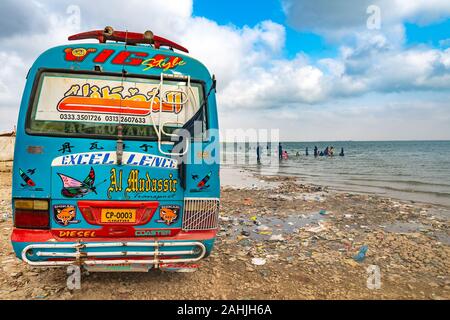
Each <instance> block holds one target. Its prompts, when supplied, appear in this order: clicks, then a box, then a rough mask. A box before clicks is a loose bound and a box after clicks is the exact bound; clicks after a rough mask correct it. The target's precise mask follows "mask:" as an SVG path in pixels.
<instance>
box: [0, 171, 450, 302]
mask: <svg viewBox="0 0 450 320" xmlns="http://www.w3.org/2000/svg"><path fill="white" fill-rule="evenodd" d="M2 170H3V171H1V172H0V181H1V185H0V195H1V199H0V214H1V219H2V222H0V230H1V238H0V250H1V252H0V254H1V257H0V263H1V268H2V271H3V272H2V273H1V274H0V299H163V300H164V299H449V298H450V279H449V270H450V259H449V257H450V247H449V245H450V241H449V222H448V218H449V211H448V210H449V209H448V208H444V207H439V206H436V205H431V204H426V203H413V202H411V201H400V200H395V199H392V198H387V197H380V196H375V195H367V194H357V193H348V192H338V191H332V190H329V189H328V188H326V187H320V186H314V185H307V184H304V183H302V181H299V180H298V179H296V178H293V177H287V176H284V177H280V176H273V177H263V176H257V175H253V174H251V173H248V172H245V171H243V170H238V169H230V168H223V169H222V172H221V175H222V196H221V212H220V220H221V221H220V231H219V233H218V238H217V241H216V246H215V249H214V250H213V253H212V255H211V256H210V257H208V258H206V259H205V260H203V261H202V262H201V263H200V268H199V270H198V271H196V272H194V273H184V274H183V273H163V272H160V271H152V272H149V273H148V274H147V273H90V274H88V273H85V274H84V275H83V277H82V288H81V290H75V291H69V290H68V289H67V288H66V270H65V269H52V268H45V269H36V268H32V267H29V266H27V265H25V264H24V263H22V262H21V261H20V260H18V259H16V258H15V256H14V254H13V252H12V248H11V244H10V240H9V236H10V233H11V228H12V222H11V209H10V205H11V199H10V196H11V173H10V171H9V170H8V169H7V168H3V169H2ZM363 246H367V247H366V248H367V252H366V254H365V256H364V255H363V256H360V258H361V259H358V258H356V256H357V255H358V253H359V251H360V250H361V247H363ZM357 260H361V261H357ZM375 269H376V270H379V278H377V279H378V280H379V281H378V280H376V281H374V280H373V279H374V278H373V275H374V273H373V272H374V271H373V270H375Z"/></svg>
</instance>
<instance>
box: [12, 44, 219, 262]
mask: <svg viewBox="0 0 450 320" xmlns="http://www.w3.org/2000/svg"><path fill="white" fill-rule="evenodd" d="M74 50H75V51H74ZM68 52H69V53H70V52H81V55H83V54H84V55H85V57H82V58H79V57H78V58H75V60H74V61H71V60H70V59H71V58H73V57H69V54H68ZM105 52H106V53H111V52H113V53H112V54H111V55H110V56H109V57H108V59H106V60H105V61H103V60H102V62H101V63H99V62H98V61H99V59H97V62H96V60H95V59H96V58H98V56H99V54H100V53H105ZM121 52H129V53H128V56H127V58H126V59H124V58H123V57H122V58H121V59H122V60H121V62H122V63H117V61H119V62H120V59H115V56H117V55H118V54H120V53H121ZM130 52H131V54H130ZM136 53H138V54H136ZM79 55H80V54H79ZM153 57H156V59H154V60H150V61H149V59H152V58H153ZM173 57H178V58H181V59H182V61H183V63H179V64H178V65H175V66H172V65H170V66H168V65H166V64H165V63H167V62H169V63H170V61H171V59H172V60H173ZM100 58H101V59H104V57H100ZM101 59H100V60H101ZM114 59H115V60H116V63H113V61H115V60H114ZM158 61H159V62H160V63H159V64H158ZM178 61H179V60H178ZM144 62H145V63H144ZM143 63H144V64H143ZM150 64H152V67H150V68H149V66H150ZM161 73H164V74H171V75H176V76H180V75H182V76H190V78H191V81H197V83H198V87H199V88H201V91H202V95H203V97H207V102H206V126H207V128H208V129H210V130H211V129H213V130H214V129H218V117H217V107H216V100H215V92H214V91H212V93H211V94H210V95H208V96H207V93H208V91H209V89H210V88H211V86H212V85H213V80H212V78H211V75H210V74H209V72H208V70H207V69H206V68H205V67H204V65H203V64H201V63H200V62H198V61H197V60H195V59H193V58H191V57H190V56H188V55H184V54H180V53H178V52H177V53H175V52H173V51H171V50H164V49H155V48H153V47H151V46H144V45H137V46H125V45H124V44H120V43H117V44H110V43H105V44H88V43H83V44H72V45H67V46H60V47H55V48H52V49H50V50H48V51H46V52H44V53H43V54H42V55H41V56H40V57H39V58H38V59H37V60H36V61H35V63H34V64H33V66H32V67H31V69H30V71H29V73H28V76H27V81H26V86H25V89H24V93H23V97H22V101H21V105H20V112H19V117H18V122H17V136H16V147H15V153H14V166H13V185H12V197H13V215H14V219H15V227H14V230H13V233H12V244H13V248H14V250H15V253H16V255H17V257H19V258H21V259H24V260H26V261H27V262H28V263H30V262H31V263H39V262H42V265H46V264H45V262H49V261H56V262H58V261H63V262H64V263H61V265H65V263H71V262H76V261H78V262H80V260H81V261H82V262H83V263H84V261H87V260H99V264H97V263H92V265H91V267H92V266H98V265H100V266H103V267H104V269H106V270H111V271H115V270H118V271H120V270H124V271H125V270H128V269H130V270H131V267H130V266H133V265H137V264H139V261H140V260H142V261H147V262H145V263H143V264H145V265H147V266H148V267H149V268H150V267H151V266H157V267H161V268H162V267H164V266H165V267H166V268H167V269H171V268H173V269H177V268H178V269H182V267H183V266H184V267H186V266H185V265H184V262H183V261H184V260H183V258H186V257H192V256H196V255H197V254H199V251H201V250H205V252H204V253H202V256H207V255H208V254H209V253H210V252H211V250H212V247H213V243H214V239H215V235H216V231H217V230H216V228H217V226H216V225H215V224H216V223H217V218H218V217H217V214H218V211H217V212H215V213H214V214H212V213H211V212H207V211H208V210H207V208H206V209H204V208H203V207H202V206H204V203H203V202H202V201H206V202H205V203H206V204H207V205H206V206H211V203H207V201H208V200H214V201H217V206H218V199H219V197H220V181H219V164H218V161H210V162H211V163H205V161H204V160H205V159H207V158H211V157H218V156H219V155H218V150H219V148H218V145H219V141H218V139H217V138H216V137H212V136H208V135H206V138H204V139H203V141H190V142H189V148H188V152H187V157H188V158H189V159H190V161H191V162H196V163H187V164H186V165H184V168H182V165H181V163H180V162H171V160H170V159H173V158H174V157H172V156H170V155H167V154H163V153H162V152H160V150H159V148H158V141H157V140H155V139H140V138H139V137H135V136H134V137H131V138H127V136H126V135H125V136H124V137H123V144H124V150H123V153H124V156H125V157H124V159H125V161H126V162H125V163H122V164H119V163H118V162H117V159H114V157H117V144H118V136H117V134H116V133H114V134H109V135H107V134H105V133H104V132H103V131H101V130H103V129H104V128H103V127H101V126H99V128H97V129H99V130H100V131H101V134H91V133H89V134H86V135H83V133H81V134H80V130H81V131H83V130H85V129H84V127H83V126H84V125H85V123H84V122H83V121H74V122H71V120H70V119H67V121H64V126H63V127H64V130H67V132H66V131H65V133H64V134H60V133H56V134H55V133H54V132H52V130H55V129H53V127H52V123H53V122H51V121H50V122H49V124H48V127H46V125H47V124H45V125H43V126H42V127H40V129H39V130H40V131H39V132H36V131H33V130H34V129H30V126H32V125H30V117H32V116H34V117H36V118H37V117H40V115H39V110H38V111H33V112H36V113H35V114H34V115H33V114H32V111H31V109H32V108H34V106H33V103H35V101H36V97H37V95H39V94H40V95H41V96H42V97H41V98H40V99H42V101H44V100H45V99H46V98H45V95H46V94H48V95H51V92H52V91H51V90H50V91H48V93H47V92H43V93H41V92H40V91H39V90H42V87H43V86H44V85H43V83H42V82H41V83H40V82H39V81H40V77H43V75H49V76H55V77H62V78H64V79H66V78H65V77H68V78H70V77H71V76H72V75H76V77H81V78H83V77H87V78H90V77H93V78H95V79H99V81H100V80H102V79H104V76H103V75H107V76H106V78H108V77H110V78H108V79H112V78H114V79H115V80H117V81H124V80H125V81H128V80H130V79H131V80H132V81H139V79H140V78H141V77H142V78H143V79H147V78H149V79H150V78H152V77H154V81H155V83H157V81H159V77H160V75H161ZM63 81H65V80H61V83H62V82H63ZM199 90H200V89H199ZM36 103H37V102H36ZM40 107H41V108H48V110H50V109H51V108H53V106H45V103H44V102H43V106H40ZM36 108H37V107H36ZM58 108H59V106H58ZM150 108H151V106H150ZM43 110H44V109H43ZM120 112H122V111H120ZM161 113H162V112H161ZM53 114H55V115H59V116H61V117H62V116H64V117H66V113H64V112H62V111H60V110H59V109H58V110H57V111H51V112H50V111H49V112H48V115H49V116H53ZM90 114H94V113H93V112H92V111H90ZM71 116H73V117H77V116H78V114H76V113H72V114H71ZM102 116H104V115H102ZM61 119H62V118H61ZM131 119H139V116H136V117H135V118H133V117H132V118H131ZM89 121H91V120H89ZM89 121H88V122H89ZM93 122H95V120H94V121H93ZM58 125H59V124H58ZM147 125H148V126H150V125H149V124H147ZM77 126H79V127H81V128H82V129H79V128H78V129H74V130H73V132H74V133H76V134H73V135H71V134H70V132H71V131H70V130H72V129H73V128H77ZM105 126H106V127H107V128H108V129H111V128H113V127H114V126H117V124H115V125H112V124H108V125H105ZM72 127H73V128H72ZM46 128H48V130H47V129H46ZM67 128H72V129H70V130H69V129H67ZM58 130H59V129H58ZM173 146H174V145H173V144H171V143H169V144H165V143H163V144H161V148H162V150H163V151H165V152H170V151H171V148H173ZM213 149H214V151H213V152H212V153H213V154H211V152H208V151H205V150H213ZM197 162H198V163H197ZM174 163H175V164H174ZM89 177H90V178H89ZM30 180H31V181H30ZM182 180H183V181H182ZM205 180H206V182H205ZM20 199H23V200H30V199H38V200H48V209H47V210H48V214H49V225H48V227H47V228H45V227H44V228H36V229H34V228H32V227H31V228H30V227H26V228H24V227H20V226H18V225H17V224H18V221H17V219H16V217H15V215H16V210H18V209H17V208H16V203H18V202H16V201H17V200H20ZM186 199H188V200H189V201H191V202H192V203H193V204H192V203H190V204H189V205H190V206H191V207H192V208H191V207H190V209H189V210H190V211H189V213H190V214H191V215H193V217H195V219H199V222H202V221H201V219H202V218H201V217H202V213H201V212H195V210H196V209H195V205H197V204H198V203H199V204H198V205H199V208H202V210H203V211H205V212H207V214H210V215H214V216H211V217H210V218H209V219H213V220H214V219H215V222H213V225H208V223H207V222H205V221H203V222H202V223H203V225H202V226H200V228H198V229H197V230H196V227H195V225H193V224H192V221H186V219H184V215H185V214H186V212H185V211H186V210H185V209H186V208H185V204H186V201H187V200H186ZM195 199H198V201H197V202H195ZM119 202H121V203H125V204H128V205H130V206H131V208H132V210H135V209H136V210H137V211H136V210H135V211H136V212H137V213H134V214H135V216H134V219H136V216H137V218H139V215H141V216H142V217H141V222H142V223H141V224H137V223H133V222H120V221H119V220H117V219H116V221H113V220H112V222H107V221H100V220H99V219H100V218H101V219H103V218H104V217H103V214H104V213H103V211H102V210H103V209H105V208H110V209H114V208H116V207H115V205H116V204H117V203H119ZM215 203H216V202H214V203H213V205H212V207H214V208H215ZM23 205H24V204H21V206H23ZM80 206H81V207H83V206H84V208H85V209H83V210H87V211H83V212H82V211H81V207H80ZM147 206H149V207H147ZM118 207H120V206H118ZM125 208H126V209H123V210H128V209H130V208H129V207H128V208H127V206H126V205H125ZM149 208H150V209H149ZM174 208H175V209H174ZM146 209H148V210H147V211H146ZM71 210H75V211H74V212H72V211H71ZM214 210H215V209H214ZM25 211H26V210H25ZM119 211H120V210H119ZM151 211H152V212H151ZM210 211H211V210H210ZM40 212H41V213H42V211H40ZM166 212H168V214H167V216H164V214H166ZM105 214H106V215H107V214H108V212H106V213H105ZM114 214H117V215H120V214H128V213H121V212H119V213H117V212H116V213H114ZM105 219H106V218H105ZM146 219H148V221H147V220H146ZM193 219H194V218H193ZM135 222H136V221H135ZM189 223H190V225H189V226H187V225H188V224H189ZM205 223H206V227H205ZM165 242H167V243H170V245H167V247H166V246H164V243H165ZM195 242H200V243H202V244H203V245H204V249H202V247H201V246H199V245H196V244H195ZM117 243H119V244H117ZM120 243H122V244H123V243H127V245H126V250H125V249H124V247H123V246H120ZM136 243H140V245H135V244H136ZM155 243H156V244H155ZM177 243H180V246H177ZM53 244H56V245H59V244H65V245H73V247H63V246H59V247H58V246H55V247H52V246H51V245H53ZM85 244H91V245H92V244H94V246H92V247H89V245H88V246H85ZM95 244H100V245H99V246H98V247H96V246H95ZM108 244H114V245H113V246H112V247H107V245H108ZM142 244H148V246H145V245H142ZM33 245H37V247H36V248H35V247H30V246H33ZM40 245H42V247H39V246H40ZM116 245H117V246H116ZM104 246H106V247H104ZM26 247H28V249H25V248H26ZM30 248H31V249H30ZM106 248H107V249H106ZM155 248H157V250H155ZM105 251H107V252H109V253H110V255H107V256H106V258H105V259H109V260H111V264H106V263H105V262H104V261H103V260H104V258H103V257H102V256H101V255H99V256H97V255H95V252H97V253H101V252H105ZM123 251H128V252H135V251H139V252H140V253H139V255H138V256H133V255H128V254H127V255H126V256H121V255H117V256H116V255H114V254H111V253H114V252H123ZM161 251H163V252H166V253H165V254H164V255H162V256H157V255H158V254H157V253H155V252H161ZM171 251H172V252H175V253H176V254H174V255H170V252H171ZM188 251H192V252H191V253H188ZM146 252H147V253H148V255H147V254H146ZM46 253H48V254H46ZM61 253H70V254H72V255H71V256H70V257H69V256H64V255H61ZM86 253H89V254H86ZM90 255H91V256H90ZM165 257H167V258H168V259H169V260H170V259H171V260H170V261H171V262H170V263H167V264H164V260H161V259H164V258H165ZM102 259H103V260H102ZM177 259H181V260H180V263H178V261H177ZM100 260H102V261H100ZM115 260H117V263H116V262H114V261H115ZM119 260H120V261H119ZM125 260H126V261H125ZM194 260H195V259H194ZM149 261H153V262H154V263H151V262H149ZM37 265H38V264H37ZM56 265H59V264H56Z"/></svg>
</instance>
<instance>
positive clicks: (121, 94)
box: [27, 72, 206, 140]
mask: <svg viewBox="0 0 450 320" xmlns="http://www.w3.org/2000/svg"><path fill="white" fill-rule="evenodd" d="M38 81H39V82H38V84H37V86H36V89H35V90H34V95H32V97H31V99H32V105H31V112H29V118H28V122H27V131H28V132H29V133H30V134H37V135H63V136H85V137H89V136H101V137H105V138H117V133H118V132H117V131H118V124H122V127H123V136H124V138H131V139H142V140H156V139H157V134H156V131H155V127H156V129H157V128H159V126H164V131H165V132H171V131H173V130H175V129H176V128H180V127H182V126H183V125H184V124H185V123H186V122H187V121H189V120H190V119H191V118H192V117H193V116H194V115H195V114H196V113H197V112H198V111H199V109H200V106H202V104H203V97H204V96H203V86H202V85H201V84H200V83H197V82H191V85H190V88H187V87H186V82H178V81H168V80H164V86H163V87H162V88H161V87H160V86H159V85H160V80H159V79H149V78H134V77H124V78H122V77H120V76H111V75H98V74H86V73H55V72H42V73H41V75H40V77H39V80H38ZM161 99H162V100H161ZM204 114H205V113H204ZM204 118H205V116H203V121H204V123H205V125H204V127H205V126H206V120H205V119H204Z"/></svg>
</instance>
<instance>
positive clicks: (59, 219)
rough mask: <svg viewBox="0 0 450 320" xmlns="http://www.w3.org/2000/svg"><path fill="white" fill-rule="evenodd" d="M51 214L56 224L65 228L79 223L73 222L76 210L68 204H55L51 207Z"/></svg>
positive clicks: (77, 221)
mask: <svg viewBox="0 0 450 320" xmlns="http://www.w3.org/2000/svg"><path fill="white" fill-rule="evenodd" d="M53 214H54V217H55V221H56V223H58V224H59V225H62V226H65V227H67V226H68V225H69V224H74V223H80V221H79V220H75V217H76V214H77V213H76V208H75V206H73V205H69V204H56V205H54V206H53Z"/></svg>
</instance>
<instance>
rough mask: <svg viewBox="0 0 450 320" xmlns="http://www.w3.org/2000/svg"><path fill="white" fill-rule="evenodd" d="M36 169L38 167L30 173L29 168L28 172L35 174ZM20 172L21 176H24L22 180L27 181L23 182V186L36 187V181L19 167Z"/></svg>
mask: <svg viewBox="0 0 450 320" xmlns="http://www.w3.org/2000/svg"><path fill="white" fill-rule="evenodd" d="M35 171H36V169H34V170H33V173H30V170H28V171H27V172H28V173H30V174H34V172H35ZM19 174H20V177H21V178H22V180H23V181H24V182H25V184H21V186H22V187H26V186H29V187H34V186H36V183H35V182H34V181H33V180H32V179H31V178H30V177H29V176H28V175H27V174H26V173H25V172H24V171H23V170H22V169H20V168H19Z"/></svg>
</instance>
